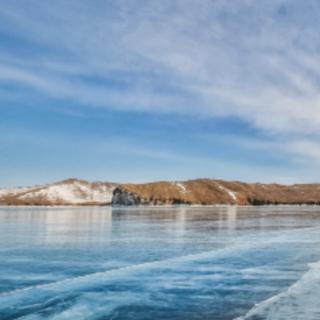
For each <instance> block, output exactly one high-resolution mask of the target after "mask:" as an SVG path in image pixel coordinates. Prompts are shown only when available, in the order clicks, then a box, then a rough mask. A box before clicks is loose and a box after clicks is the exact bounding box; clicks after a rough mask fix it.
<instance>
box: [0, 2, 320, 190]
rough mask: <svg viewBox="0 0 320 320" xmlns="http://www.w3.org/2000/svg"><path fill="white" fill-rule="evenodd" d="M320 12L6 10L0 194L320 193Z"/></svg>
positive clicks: (295, 5)
mask: <svg viewBox="0 0 320 320" xmlns="http://www.w3.org/2000/svg"><path fill="white" fill-rule="evenodd" d="M319 16H320V5H319V2H318V1H313V0H307V1H300V0H296V1H295V0H290V1H289V0H261V1H253V0H237V1H225V0H224V1H220V0H214V1H212V0H208V1H207V0H202V1H197V0H161V1H152V0H149V1H144V0H126V1H122V0H117V1H111V0H110V1H98V0H94V1H89V0H88V1H86V0H81V1H79V0H68V1H67V0H64V1H61V0H56V1H46V0H44V1H38V0H25V1H24V0H19V1H16V0H11V1H6V0H0V155H1V156H0V187H1V186H2V187H6V186H16V185H26V184H37V183H45V182H50V181H56V180H60V179H64V178H67V177H79V178H84V179H89V180H109V181H123V182H124V181H135V182H142V181H153V180H161V179H171V180H181V179H190V178H197V177H209V178H222V179H228V180H244V181H261V182H271V181H275V182H282V183H293V182H310V181H320V171H319V169H320V168H319V167H320V166H319V160H320V140H319V128H320V91H319V83H320V82H319V80H320V63H319V61H320V59H319V50H320V39H319V32H318V30H319V27H320V23H319Z"/></svg>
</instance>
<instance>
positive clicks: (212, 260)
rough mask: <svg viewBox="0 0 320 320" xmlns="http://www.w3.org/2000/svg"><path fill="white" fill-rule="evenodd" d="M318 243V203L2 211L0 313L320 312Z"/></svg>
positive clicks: (217, 315) (166, 315)
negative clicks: (301, 204) (311, 205)
mask: <svg viewBox="0 0 320 320" xmlns="http://www.w3.org/2000/svg"><path fill="white" fill-rule="evenodd" d="M319 244H320V216H319V209H318V208H317V207H300V208H298V207H288V206H287V207H282V208H277V207H270V208H266V207H262V208H250V207H243V208H237V207H214V208H186V207H185V208H133V209H122V208H119V209H113V210H112V209H111V208H90V207H84V208H31V207H30V208H21V209H17V208H8V209H4V208H0V319H17V318H19V319H139V320H140V319H215V320H219V319H220V320H222V319H223V320H227V319H235V318H237V317H241V316H242V317H243V318H240V319H251V320H253V319H275V320H277V319H304V320H313V319H319V317H318V318H317V316H318V315H319V311H320V310H319V308H318V306H317V297H319V293H320V288H319V277H320V264H319V263H318V262H317V261H319V260H320V245H319ZM255 305H256V306H255ZM299 316H301V317H300V318H299ZM295 317H296V318H295Z"/></svg>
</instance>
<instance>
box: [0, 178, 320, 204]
mask: <svg viewBox="0 0 320 320" xmlns="http://www.w3.org/2000/svg"><path fill="white" fill-rule="evenodd" d="M110 204H112V205H114V206H132V205H177V204H186V205H215V204H226V205H268V204H292V205H294V204H310V205H314V204H320V184H294V185H290V186H288V185H281V184H276V183H271V184H263V183H244V182H239V181H233V182H231V181H223V180H213V179H195V180H188V181H160V182H152V183H141V184H133V183H129V184H117V183H112V182H92V183H91V182H88V181H85V180H79V179H74V178H73V179H67V180H63V181H60V182H55V183H51V184H46V185H39V186H32V187H20V188H13V189H0V205H110Z"/></svg>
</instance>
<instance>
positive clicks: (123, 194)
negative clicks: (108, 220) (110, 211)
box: [112, 187, 141, 206]
mask: <svg viewBox="0 0 320 320" xmlns="http://www.w3.org/2000/svg"><path fill="white" fill-rule="evenodd" d="M140 204H141V199H140V198H139V197H138V196H136V195H135V194H134V193H131V192H128V191H126V190H123V189H122V188H119V187H118V188H116V189H115V190H114V191H113V197H112V205H113V206H136V205H140Z"/></svg>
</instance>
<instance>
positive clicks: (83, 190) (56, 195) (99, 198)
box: [0, 179, 117, 205]
mask: <svg viewBox="0 0 320 320" xmlns="http://www.w3.org/2000/svg"><path fill="white" fill-rule="evenodd" d="M116 186H117V185H116V184H115V183H108V182H93V183H90V182H87V181H84V180H78V179H68V180H64V181H61V182H57V183H52V184H47V185H40V186H33V187H21V188H14V189H0V204H11V205H33V204H34V205H89V204H98V205H102V204H110V203H111V201H112V192H113V190H114V189H115V187H116Z"/></svg>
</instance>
